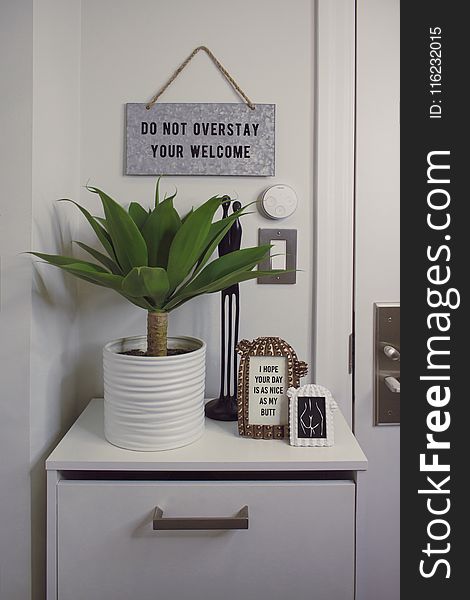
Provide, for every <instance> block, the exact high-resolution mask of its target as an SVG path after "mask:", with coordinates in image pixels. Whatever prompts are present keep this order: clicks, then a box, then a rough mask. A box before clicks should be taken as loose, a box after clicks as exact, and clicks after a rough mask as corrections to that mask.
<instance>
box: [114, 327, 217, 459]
mask: <svg viewBox="0 0 470 600" xmlns="http://www.w3.org/2000/svg"><path fill="white" fill-rule="evenodd" d="M168 347H169V348H185V349H190V350H191V352H187V353H186V354H178V355H175V356H160V357H152V356H129V355H125V354H119V353H120V352H126V351H128V350H135V349H140V350H144V351H145V350H146V348H147V339H146V337H145V336H136V337H130V338H123V339H120V340H115V341H113V342H109V343H108V344H106V346H105V347H104V349H103V367H104V434H105V437H106V439H107V440H108V441H109V442H111V444H114V445H115V446H120V447H121V448H127V449H128V450H148V451H153V450H170V449H171V448H179V447H180V446H186V445H187V444H190V443H191V442H194V441H195V440H197V439H198V438H199V437H201V435H202V434H203V432H204V383H205V365H206V363H205V356H206V344H205V343H204V342H203V341H202V340H198V339H196V338H191V337H175V338H169V339H168Z"/></svg>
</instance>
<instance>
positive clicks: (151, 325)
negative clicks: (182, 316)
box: [147, 311, 168, 356]
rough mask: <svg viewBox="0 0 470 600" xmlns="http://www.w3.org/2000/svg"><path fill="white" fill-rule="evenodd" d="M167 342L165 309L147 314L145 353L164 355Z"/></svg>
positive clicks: (166, 314) (166, 315)
mask: <svg viewBox="0 0 470 600" xmlns="http://www.w3.org/2000/svg"><path fill="white" fill-rule="evenodd" d="M167 343H168V313H167V312H165V311H161V312H151V311H149V312H148V314H147V355H148V356H166V355H167V350H166V349H167Z"/></svg>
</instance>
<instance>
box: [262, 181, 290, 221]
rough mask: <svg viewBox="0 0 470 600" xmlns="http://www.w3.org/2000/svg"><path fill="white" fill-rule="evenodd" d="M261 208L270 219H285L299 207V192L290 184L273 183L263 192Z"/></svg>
mask: <svg viewBox="0 0 470 600" xmlns="http://www.w3.org/2000/svg"><path fill="white" fill-rule="evenodd" d="M260 208H261V212H262V213H263V214H264V216H265V217H268V218H269V219H285V218H286V217H290V215H292V214H293V213H294V212H295V209H296V208H297V194H296V193H295V192H294V190H293V189H292V188H291V187H289V186H288V185H273V186H271V187H269V188H268V189H267V190H265V191H264V192H263V194H262V196H261V198H260Z"/></svg>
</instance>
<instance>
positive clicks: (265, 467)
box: [46, 399, 367, 471]
mask: <svg viewBox="0 0 470 600" xmlns="http://www.w3.org/2000/svg"><path fill="white" fill-rule="evenodd" d="M333 414H334V437H335V445H334V446H330V447H325V448H299V447H293V446H290V445H289V443H288V441H287V440H261V439H260V440H257V439H251V438H245V437H240V436H239V435H238V431H237V423H236V422H228V423H227V422H222V421H213V420H211V419H206V428H205V432H204V435H203V436H202V438H200V439H199V440H198V441H196V442H193V443H192V444H190V445H188V446H185V447H183V448H178V449H176V450H164V451H160V452H135V451H133V450H124V449H122V448H118V447H116V446H113V445H112V444H110V443H109V442H108V441H106V439H105V437H104V434H103V400H102V399H94V400H92V401H91V402H90V403H89V404H88V406H87V407H86V409H85V410H84V411H83V413H82V414H81V415H80V417H79V418H78V419H77V421H76V422H75V423H74V425H73V426H72V427H71V428H70V430H69V431H68V433H67V434H66V435H65V436H64V438H63V439H62V441H61V442H60V443H59V444H58V445H57V447H56V448H55V450H54V451H53V452H52V454H51V455H50V456H49V458H48V459H47V461H46V468H47V469H48V470H93V471H94V470H97V471H114V470H126V471H331V470H333V471H338V470H342V471H362V470H365V469H367V459H366V457H365V455H364V453H363V452H362V450H361V448H360V446H359V444H358V443H357V440H356V438H355V437H354V435H353V434H352V432H351V430H350V428H349V426H348V425H347V423H346V421H345V420H344V417H343V415H342V414H341V412H340V410H339V409H338V410H335V411H334V413H333Z"/></svg>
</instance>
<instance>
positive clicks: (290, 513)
mask: <svg viewBox="0 0 470 600" xmlns="http://www.w3.org/2000/svg"><path fill="white" fill-rule="evenodd" d="M334 419H335V423H334V427H335V445H334V446H332V447H330V448H328V447H325V448H294V447H291V446H289V444H288V442H287V441H279V440H273V441H266V440H252V439H248V438H240V437H239V436H238V434H237V429H236V423H224V422H220V421H211V420H209V419H207V420H206V432H205V434H204V436H203V437H202V438H201V440H199V441H197V442H195V443H193V444H191V445H189V446H186V447H184V448H179V449H177V450H167V451H163V452H133V451H129V450H123V449H121V448H117V447H115V446H112V445H111V444H109V443H108V442H107V441H106V440H105V439H104V436H103V401H102V400H92V401H91V402H90V404H89V405H88V407H87V408H86V409H85V411H84V412H83V413H82V415H81V416H80V417H79V419H78V420H77V421H76V423H75V424H74V425H73V427H72V428H71V429H70V431H69V432H68V433H67V434H66V435H65V437H64V438H63V440H62V441H61V442H60V443H59V445H58V446H57V447H56V449H55V450H54V451H53V452H52V454H51V455H50V456H49V458H48V459H47V462H46V468H47V477H48V512H47V517H48V592H47V600H80V599H82V598H83V599H86V600H130V599H132V598H135V599H136V600H156V599H158V600H199V599H201V600H239V599H240V598H245V599H246V600H250V599H252V598H253V599H257V600H265V599H266V600H277V599H279V600H281V599H282V600H285V599H286V598H290V597H291V596H292V597H294V598H309V599H310V598H315V600H353V598H354V578H355V577H354V564H355V512H356V475H357V471H363V470H365V469H366V468H367V460H366V457H365V456H364V454H363V452H362V450H361V449H360V447H359V445H358V443H357V441H356V439H355V438H354V436H353V434H352V433H351V430H350V429H349V427H348V426H347V424H346V422H345V420H344V418H343V416H342V414H341V413H340V411H339V410H337V411H335V415H334ZM157 506H158V507H159V508H160V509H161V511H162V513H163V514H162V513H160V512H159V511H155V508H156V507H157ZM243 507H247V510H246V509H245V510H244V511H242V512H240V511H241V509H242V508H243ZM246 515H248V517H247V518H246ZM201 517H202V518H204V517H208V518H209V526H210V525H211V524H213V522H212V521H211V520H210V518H214V517H217V518H219V519H220V518H222V521H220V522H218V523H216V524H214V525H215V526H216V527H220V528H218V529H213V530H207V529H202V530H194V529H193V528H194V527H198V526H201V523H200V522H198V521H197V520H196V521H195V520H194V518H201ZM154 518H156V521H155V523H156V526H157V527H175V528H176V530H154V529H153V520H154ZM159 518H163V519H165V518H176V521H171V522H169V521H165V522H164V523H162V522H161V521H160V520H159ZM247 524H248V528H247V529H246V528H245V527H246V525H247ZM202 526H204V527H205V526H208V525H207V523H206V524H204V523H203V524H202Z"/></svg>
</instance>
